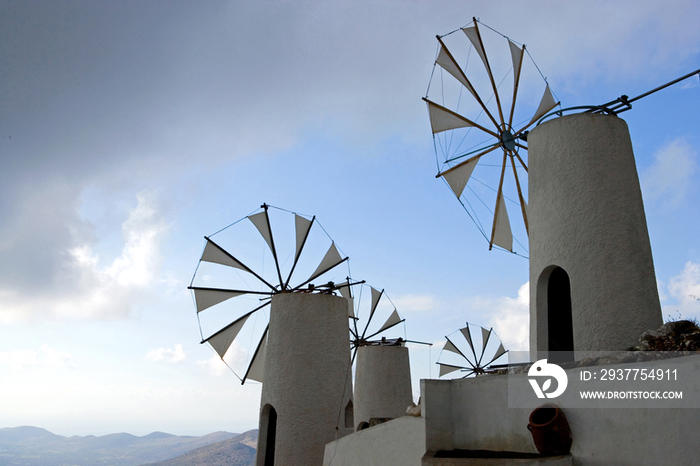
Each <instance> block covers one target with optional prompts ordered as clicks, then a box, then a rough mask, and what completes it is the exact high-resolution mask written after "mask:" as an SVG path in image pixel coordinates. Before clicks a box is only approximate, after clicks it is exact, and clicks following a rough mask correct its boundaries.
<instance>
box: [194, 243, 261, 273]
mask: <svg viewBox="0 0 700 466" xmlns="http://www.w3.org/2000/svg"><path fill="white" fill-rule="evenodd" d="M204 238H205V239H206V240H207V244H206V246H204V252H203V253H202V258H201V259H200V260H202V261H204V262H212V263H215V264H221V265H227V266H229V267H235V268H237V269H241V270H245V271H246V272H248V271H249V270H250V269H248V267H246V266H245V265H243V263H242V262H240V261H239V260H238V259H236V258H235V257H233V256H232V255H231V254H229V253H228V252H226V251H225V250H224V249H223V248H222V247H221V246H219V245H218V244H216V243H215V242H213V241H212V240H211V239H209V238H207V237H206V236H205V237H204Z"/></svg>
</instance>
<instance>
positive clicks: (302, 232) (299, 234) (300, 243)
mask: <svg viewBox="0 0 700 466" xmlns="http://www.w3.org/2000/svg"><path fill="white" fill-rule="evenodd" d="M312 223H313V220H307V219H305V218H304V217H301V216H299V215H297V214H294V226H295V228H296V239H297V251H296V254H295V255H294V261H295V262H296V261H297V260H298V259H299V254H301V250H302V248H303V247H304V243H305V242H306V238H307V237H308V236H309V230H311V225H312Z"/></svg>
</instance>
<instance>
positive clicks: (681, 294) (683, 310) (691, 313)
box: [666, 262, 700, 318]
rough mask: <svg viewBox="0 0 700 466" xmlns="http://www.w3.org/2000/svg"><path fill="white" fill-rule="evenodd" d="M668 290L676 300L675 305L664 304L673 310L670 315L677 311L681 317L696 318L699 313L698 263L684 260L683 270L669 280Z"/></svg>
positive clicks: (699, 265) (699, 276) (699, 273)
mask: <svg viewBox="0 0 700 466" xmlns="http://www.w3.org/2000/svg"><path fill="white" fill-rule="evenodd" d="M668 291H669V293H670V295H671V296H672V297H673V298H675V299H676V300H677V302H678V305H676V306H673V305H666V310H668V309H669V308H670V309H672V310H673V312H672V313H671V316H672V317H675V315H674V314H675V311H678V312H680V314H681V316H682V317H683V318H693V317H696V318H697V317H698V315H700V301H699V299H700V264H698V263H695V262H686V264H685V267H684V268H683V271H681V273H680V274H678V275H676V276H675V277H673V278H671V280H670V281H669V283H668Z"/></svg>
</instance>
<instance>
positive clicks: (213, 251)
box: [200, 236, 275, 290]
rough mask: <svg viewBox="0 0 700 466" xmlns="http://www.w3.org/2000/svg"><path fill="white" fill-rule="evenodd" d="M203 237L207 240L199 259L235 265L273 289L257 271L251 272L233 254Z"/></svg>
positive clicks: (230, 265)
mask: <svg viewBox="0 0 700 466" xmlns="http://www.w3.org/2000/svg"><path fill="white" fill-rule="evenodd" d="M204 239H206V240H207V244H206V246H204V252H203V253H202V258H201V259H200V260H201V261H204V262H212V263H214V264H220V265H227V266H229V267H235V268H237V269H241V270H244V271H246V272H248V273H250V274H252V275H254V276H255V277H256V278H257V279H258V280H260V281H261V282H263V283H264V284H265V285H267V286H268V287H270V288H271V289H273V290H274V289H275V287H274V286H272V285H271V284H270V283H268V282H267V280H265V279H264V278H262V277H261V276H260V275H258V274H257V273H255V272H253V271H252V270H251V269H250V268H249V267H247V266H246V265H245V264H244V263H243V262H241V261H239V260H238V259H236V258H235V257H233V255H231V254H230V253H229V252H228V251H226V250H224V248H222V247H221V246H219V245H218V244H216V243H215V242H214V241H212V240H211V239H210V238H208V237H206V236H205V237H204Z"/></svg>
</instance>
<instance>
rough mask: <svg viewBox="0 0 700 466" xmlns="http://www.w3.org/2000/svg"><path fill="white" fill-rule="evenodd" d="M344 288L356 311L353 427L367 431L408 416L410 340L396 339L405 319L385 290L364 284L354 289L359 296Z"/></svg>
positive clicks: (352, 325) (352, 319) (352, 336)
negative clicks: (377, 424)
mask: <svg viewBox="0 0 700 466" xmlns="http://www.w3.org/2000/svg"><path fill="white" fill-rule="evenodd" d="M343 290H346V291H344V293H343V295H344V297H345V298H346V299H348V303H349V306H350V309H351V311H349V315H350V346H351V348H352V361H353V362H355V363H356V366H355V384H354V387H355V391H354V399H353V403H354V425H353V427H355V428H356V430H361V429H364V428H366V427H370V426H372V425H375V424H376V423H379V422H383V421H386V420H389V419H394V418H396V417H400V416H403V415H404V414H405V412H406V408H407V407H408V406H409V405H410V404H411V403H412V401H413V391H412V389H411V369H410V364H409V355H408V348H407V347H406V346H405V343H406V340H405V339H404V338H401V337H395V335H396V328H397V326H398V325H399V324H401V323H402V322H404V320H405V319H402V318H401V316H400V315H399V313H398V311H397V310H396V307H395V306H394V305H393V303H392V302H391V299H389V298H388V296H387V295H386V293H385V292H384V290H381V291H379V290H377V289H375V288H373V287H371V286H369V285H362V286H360V287H356V288H355V290H352V291H355V293H354V294H356V295H357V298H355V297H353V293H351V290H350V289H349V287H345V288H341V291H343ZM358 290H359V292H358ZM367 294H369V295H370V296H369V298H370V299H367V298H368V297H367ZM363 298H364V299H363ZM383 298H385V299H383ZM353 305H354V306H353ZM390 331H392V332H393V334H392V332H390ZM392 336H393V337H394V338H391V337H392Z"/></svg>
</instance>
